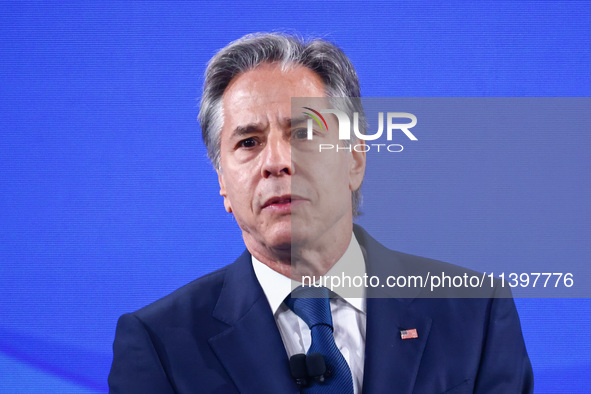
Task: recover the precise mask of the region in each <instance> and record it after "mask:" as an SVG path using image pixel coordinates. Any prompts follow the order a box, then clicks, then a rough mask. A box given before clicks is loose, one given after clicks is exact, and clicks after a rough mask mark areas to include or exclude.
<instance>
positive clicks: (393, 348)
mask: <svg viewBox="0 0 591 394" xmlns="http://www.w3.org/2000/svg"><path fill="white" fill-rule="evenodd" d="M405 301H407V300H399V299H392V298H370V299H368V300H367V334H366V338H367V340H366V343H365V368H364V371H365V372H364V377H363V390H364V391H366V392H368V393H374V392H375V393H386V392H396V393H411V392H412V390H413V387H414V384H415V379H416V376H417V373H418V370H419V364H420V362H421V358H422V356H423V351H424V349H425V344H426V343H427V338H428V337H429V331H430V329H431V319H430V318H429V317H426V316H415V315H413V314H412V313H410V312H408V310H407V305H405ZM410 329H416V330H417V334H418V338H409V339H402V338H401V333H400V331H401V330H410Z"/></svg>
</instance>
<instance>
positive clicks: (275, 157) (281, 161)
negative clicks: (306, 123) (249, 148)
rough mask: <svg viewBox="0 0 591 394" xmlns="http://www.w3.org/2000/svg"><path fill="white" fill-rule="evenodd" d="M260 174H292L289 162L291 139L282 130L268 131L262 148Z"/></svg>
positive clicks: (265, 175)
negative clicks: (265, 142)
mask: <svg viewBox="0 0 591 394" xmlns="http://www.w3.org/2000/svg"><path fill="white" fill-rule="evenodd" d="M261 175H262V176H263V177H264V178H268V177H270V176H281V175H293V168H292V162H291V141H290V138H289V137H287V138H286V137H285V135H284V133H282V132H271V133H269V136H268V139H267V144H266V145H265V148H264V150H263V162H262V166H261Z"/></svg>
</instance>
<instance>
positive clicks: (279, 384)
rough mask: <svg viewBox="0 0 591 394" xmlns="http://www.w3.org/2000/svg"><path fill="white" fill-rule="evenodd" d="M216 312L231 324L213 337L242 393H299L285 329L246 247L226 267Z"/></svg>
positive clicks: (210, 341) (211, 341)
mask: <svg viewBox="0 0 591 394" xmlns="http://www.w3.org/2000/svg"><path fill="white" fill-rule="evenodd" d="M213 316H214V317H215V318H216V319H218V320H220V321H222V322H224V323H226V324H228V325H229V328H228V329H226V330H224V331H222V332H221V333H220V334H218V335H216V336H214V337H212V338H210V339H209V343H210V345H211V347H212V349H213V351H214V352H215V354H216V355H217V357H218V359H219V360H220V362H221V363H222V364H223V365H224V367H225V368H226V371H227V372H228V374H229V375H230V377H231V378H232V380H233V381H234V384H235V385H236V387H237V388H238V390H239V391H240V392H241V393H280V392H281V393H291V392H293V393H297V392H298V389H297V386H296V385H295V382H294V381H293V380H292V378H291V376H290V373H289V362H288V358H287V354H286V352H285V347H284V345H283V341H282V340H281V335H280V334H279V330H278V329H277V325H276V323H275V319H274V318H273V314H272V313H271V308H270V306H269V303H268V302H267V299H266V297H265V294H264V292H263V290H262V289H261V287H260V285H259V283H258V280H257V279H256V275H255V273H254V270H253V268H252V264H251V261H250V254H248V253H247V252H245V253H244V254H243V255H242V256H241V257H240V258H239V259H238V260H237V261H236V262H235V263H234V264H232V265H230V266H229V267H228V270H227V273H226V277H225V281H224V286H223V288H222V291H221V293H220V297H219V299H218V303H217V304H216V307H215V310H214V312H213Z"/></svg>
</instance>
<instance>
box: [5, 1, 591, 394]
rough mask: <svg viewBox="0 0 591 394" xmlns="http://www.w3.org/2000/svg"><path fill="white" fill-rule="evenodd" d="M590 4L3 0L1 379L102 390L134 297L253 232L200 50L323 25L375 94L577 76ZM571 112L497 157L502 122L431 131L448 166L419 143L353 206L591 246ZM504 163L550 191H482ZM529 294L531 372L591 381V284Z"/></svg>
mask: <svg viewBox="0 0 591 394" xmlns="http://www.w3.org/2000/svg"><path fill="white" fill-rule="evenodd" d="M590 20H591V3H589V2H544V1H540V2H500V3H492V2H482V3H481V2H479V3H476V2H475V3H470V4H464V3H460V2H453V3H451V4H447V3H445V4H444V3H440V2H431V3H424V4H423V5H420V6H416V5H412V6H411V5H409V4H403V3H400V4H399V3H390V2H371V3H357V2H335V3H331V2H324V3H318V2H286V3H282V2H278V3H270V4H265V3H262V2H260V3H259V2H253V3H248V5H246V4H244V3H238V2H207V3H205V2H203V3H198V2H129V3H127V2H118V3H109V2H102V3H98V4H83V3H76V2H60V3H59V4H58V3H52V4H46V3H42V2H2V3H0V38H1V40H0V66H1V68H0V82H1V83H0V100H1V101H0V105H1V107H0V108H1V112H0V113H1V115H0V130H1V134H0V391H1V392H7V393H36V392H39V393H45V392H60V393H92V392H105V391H106V390H107V385H106V377H107V374H108V370H109V366H110V362H111V357H112V354H111V344H112V340H113V336H114V329H115V324H116V321H117V318H118V317H119V315H121V314H122V313H124V312H128V311H132V310H136V309H138V308H140V307H142V306H144V305H146V304H147V303H149V302H151V301H154V300H156V299H158V298H160V297H161V296H164V295H166V294H168V293H170V292H171V291H173V290H174V289H176V288H178V287H180V286H181V285H183V284H185V283H187V282H189V281H191V280H193V279H194V278H196V277H199V276H201V275H203V274H204V273H206V272H209V271H211V270H213V269H215V268H218V267H219V266H220V264H222V262H223V263H227V262H231V261H233V259H234V258H235V257H237V256H238V255H239V253H240V252H241V251H242V249H243V244H242V242H241V237H240V233H239V230H238V228H237V226H236V224H235V222H234V220H233V219H232V217H231V216H229V215H227V214H226V213H225V212H224V210H223V205H222V202H221V198H220V197H219V195H218V189H217V182H216V177H215V173H214V171H213V170H212V169H211V166H210V165H209V163H208V161H207V158H206V153H205V149H204V146H203V144H202V142H201V139H200V131H199V126H198V124H197V122H196V117H197V112H198V98H199V96H200V87H201V84H202V82H203V78H202V75H203V71H204V67H205V63H206V61H207V60H208V59H209V58H210V57H211V56H212V55H213V54H214V53H215V51H216V50H217V49H219V48H221V47H223V46H224V45H226V44H227V43H228V42H229V41H231V40H233V39H236V38H238V37H240V36H242V35H244V34H246V33H251V32H255V31H271V30H288V31H290V30H291V31H297V32H300V33H302V34H304V35H314V36H322V37H325V38H327V39H329V40H331V41H334V42H336V43H337V44H338V45H339V46H341V47H342V48H343V49H344V50H345V52H346V53H347V54H348V55H349V56H350V58H351V59H352V61H353V63H354V64H355V66H356V68H357V71H358V74H359V77H360V80H361V84H362V94H363V95H364V96H376V97H379V96H402V97H438V96H441V97H450V96H453V97H480V96H487V97H488V96H491V97H494V96H500V97H505V96H509V97H519V96H525V97H540V96H550V97H560V96H565V97H573V96H588V95H589V92H590V89H591V77H590V73H589V70H590V69H591V24H590V23H589V22H590ZM548 116H549V117H561V114H548ZM567 128H568V126H567V122H566V120H565V129H567ZM562 131H564V130H557V131H556V134H555V135H552V136H548V135H546V136H545V137H544V140H542V141H540V139H539V138H540V136H539V135H536V132H535V130H525V131H524V134H523V135H520V136H519V137H518V138H519V140H520V141H521V143H522V144H524V146H527V142H528V141H532V143H533V142H535V143H536V145H535V146H536V148H539V150H538V149H536V150H535V152H537V154H535V155H534V154H531V153H532V152H530V154H529V155H528V156H526V157H527V160H523V161H522V162H520V161H516V162H515V163H514V166H509V168H507V166H504V167H503V171H502V172H498V173H495V172H494V171H492V172H491V171H490V170H489V172H487V174H488V175H489V176H488V177H480V176H470V174H475V172H471V171H472V169H473V167H472V166H470V165H468V164H474V163H482V160H481V158H482V157H484V160H485V161H486V160H489V161H491V160H492V161H494V157H495V155H494V151H490V150H488V151H487V150H486V148H487V147H489V146H490V139H491V136H490V134H488V133H486V134H485V133H479V132H478V131H477V130H476V131H475V133H474V136H473V138H474V140H472V141H471V144H472V145H471V146H472V147H473V146H480V147H481V149H480V150H479V151H478V150H477V151H475V150H474V149H468V150H466V149H464V148H462V147H461V144H459V142H458V141H456V144H455V145H453V144H452V145H450V146H454V147H455V149H451V148H450V149H447V150H445V149H444V148H442V149H441V150H439V151H438V150H437V149H436V148H435V149H433V150H432V152H437V153H438V158H437V160H441V159H442V158H443V160H444V161H443V162H442V164H445V165H444V166H442V167H439V168H440V171H441V172H440V173H439V175H440V176H439V177H435V176H433V173H432V172H430V171H429V169H430V165H427V164H425V163H429V158H428V157H426V158H424V161H422V162H418V163H417V165H416V166H414V167H413V165H412V164H409V163H408V162H407V163H406V164H405V165H406V166H407V168H414V169H415V170H416V172H415V173H414V174H416V176H401V177H400V179H399V181H398V182H396V183H395V184H391V185H387V187H384V185H380V184H379V183H378V182H375V181H372V180H371V179H368V180H367V182H366V185H365V186H364V188H365V189H366V196H367V198H366V200H367V203H366V205H365V209H364V211H365V215H364V216H363V217H362V218H361V220H360V223H362V224H363V225H364V226H365V227H366V228H367V229H368V230H369V231H370V233H371V232H373V233H378V234H383V233H386V232H385V231H383V230H384V225H385V224H384V220H383V215H384V212H383V209H384V208H383V206H384V205H383V204H381V202H380V203H377V202H376V203H372V202H371V200H370V197H369V196H371V195H372V190H373V194H374V195H376V194H379V195H382V196H390V197H389V198H392V199H393V202H392V204H391V205H390V206H391V209H390V210H389V211H388V212H386V214H387V215H389V216H388V218H389V219H388V222H387V223H388V226H389V228H390V229H392V231H394V233H393V234H395V236H392V237H391V239H384V240H382V241H384V243H386V244H387V245H388V246H390V247H392V248H395V249H398V250H401V251H405V252H409V253H415V254H420V255H423V256H428V257H432V258H437V259H442V260H447V261H450V262H454V263H457V264H460V265H469V264H468V263H469V262H470V261H474V260H475V259H478V257H479V256H489V257H490V255H491V253H492V254H493V255H494V256H496V257H498V258H499V259H505V258H511V256H515V255H517V256H520V258H522V259H524V260H526V261H527V262H528V264H532V262H535V261H536V260H538V259H545V260H547V259H549V258H551V259H554V260H556V261H555V262H556V267H557V268H556V269H557V270H558V271H559V272H560V271H564V270H566V268H567V267H568V264H569V262H570V261H577V262H582V261H586V262H589V256H590V255H591V254H590V253H589V252H591V251H590V250H589V244H590V242H589V233H590V231H589V230H590V227H589V225H588V223H589V219H590V216H591V215H590V213H589V207H588V201H590V200H591V199H590V197H591V186H590V184H589V180H588V179H587V177H586V176H585V174H586V173H588V169H589V167H590V166H589V164H590V160H588V159H587V158H586V154H584V152H585V151H588V150H589V148H591V141H590V139H589V135H572V134H568V135H567V136H565V135H564V134H561V132H562ZM489 132H490V130H489ZM499 132H500V133H502V130H499ZM512 138H513V139H514V138H515V136H503V137H502V141H506V143H507V144H509V143H510V141H511V139H512ZM498 141H500V140H497V142H498ZM497 146H500V147H503V146H505V145H503V144H500V145H497ZM482 153H484V156H482V155H481V154H482ZM550 153H551V154H550ZM514 154H515V155H516V156H514V157H520V156H519V154H520V152H518V151H516V152H514ZM446 159H447V160H446ZM397 160H399V161H401V162H402V161H403V160H401V159H397ZM565 162H566V163H568V165H564V166H563V165H561V163H565ZM421 163H423V164H421ZM450 163H451V164H450ZM462 163H464V164H466V165H462ZM432 164H433V162H431V166H432ZM452 164H453V165H452ZM446 168H447V169H449V170H450V171H452V172H451V173H452V174H457V176H456V175H454V176H453V177H451V178H449V177H448V178H446V177H445V176H444V175H445V174H450V173H449V172H445V169H446ZM392 171H396V168H395V167H394V168H393V170H392ZM453 171H459V172H453ZM401 174H403V173H402V172H401ZM462 174H463V175H462ZM491 174H492V175H491ZM528 174H533V178H532V177H528V176H526V175H528ZM493 175H494V179H496V180H501V181H502V182H501V184H502V190H505V191H507V192H508V193H510V191H511V190H513V188H515V187H517V188H519V190H522V191H523V190H530V189H531V188H539V190H533V189H531V190H532V193H531V195H530V196H526V195H525V194H523V193H522V194H520V196H521V199H519V200H514V199H512V198H504V199H501V201H498V198H499V196H506V194H503V193H491V194H488V193H486V192H481V193H476V195H475V194H474V190H485V191H486V190H492V189H491V183H490V179H491V178H490V176H493ZM532 179H533V181H532ZM376 191H379V193H376ZM534 191H535V192H534ZM538 191H539V192H538ZM438 196H441V198H438ZM471 196H472V197H473V196H476V197H477V198H476V199H473V198H468V197H471ZM509 196H510V194H509ZM524 198H526V199H525V200H524ZM466 204H468V205H466ZM524 210H525V212H526V215H525V216H524V217H522V216H521V215H520V212H523V211H524ZM475 212H476V213H477V214H475ZM468 213H472V215H468ZM391 218H394V219H395V220H394V221H391ZM475 234H482V236H481V237H479V236H475ZM573 245H575V246H576V247H574V248H573ZM548 256H550V257H548ZM516 303H517V306H518V309H519V312H520V315H521V319H522V325H523V331H524V336H525V340H526V343H527V346H528V350H529V353H530V357H531V360H532V364H533V367H534V373H535V375H536V392H540V393H546V392H547V393H552V392H568V393H574V392H584V390H588V387H591V377H590V375H589V374H588V371H589V370H591V339H590V337H589V336H588V332H589V326H590V324H591V302H590V301H589V300H588V299H516Z"/></svg>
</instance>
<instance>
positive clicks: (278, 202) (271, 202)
mask: <svg viewBox="0 0 591 394" xmlns="http://www.w3.org/2000/svg"><path fill="white" fill-rule="evenodd" d="M291 200H292V196H291V194H286V195H283V196H277V197H271V198H270V199H268V200H267V201H265V203H264V204H263V209H265V208H267V207H273V206H275V207H283V206H288V205H291Z"/></svg>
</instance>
